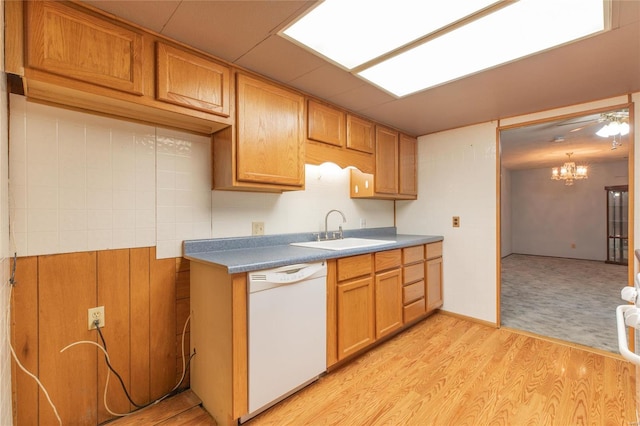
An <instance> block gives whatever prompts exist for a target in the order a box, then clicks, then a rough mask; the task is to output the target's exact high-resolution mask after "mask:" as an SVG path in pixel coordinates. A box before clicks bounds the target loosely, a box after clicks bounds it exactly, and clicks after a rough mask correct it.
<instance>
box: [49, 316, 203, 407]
mask: <svg viewBox="0 0 640 426" xmlns="http://www.w3.org/2000/svg"><path fill="white" fill-rule="evenodd" d="M190 319H191V315H189V317H187V320H186V321H185V323H184V327H183V328H182V340H181V341H182V376H181V377H180V380H179V381H178V383H177V384H176V385H175V386H174V388H173V389H171V390H170V391H169V392H167V393H166V394H165V395H164V396H162V397H160V398H158V399H156V400H155V401H151V402H149V403H147V404H144V405H139V404H136V403H135V402H134V401H133V400H132V399H131V396H130V395H129V392H128V391H127V388H126V385H125V384H124V380H122V377H121V376H120V374H118V372H117V371H116V370H115V369H114V368H113V366H112V365H111V360H110V359H109V354H108V352H107V342H106V341H105V338H104V335H103V334H102V331H101V330H100V326H99V325H98V324H99V321H98V320H96V321H95V322H94V325H95V326H96V330H97V331H98V335H99V336H100V340H101V341H102V346H101V345H99V344H97V343H96V342H92V341H80V342H75V343H72V344H70V345H68V346H67V347H65V348H64V349H63V350H66V349H67V348H69V347H71V346H73V345H76V344H78V343H91V344H93V345H96V346H97V347H99V348H100V349H101V350H102V351H103V352H104V359H105V362H106V364H107V367H108V368H109V371H111V372H113V374H114V375H115V376H116V377H117V378H118V380H119V381H120V385H121V386H122V390H124V393H125V395H126V396H127V399H128V400H129V402H130V403H131V404H133V405H134V406H135V407H136V410H134V411H131V412H129V413H125V414H121V413H114V412H113V411H111V410H110V409H109V407H108V406H107V385H108V383H109V371H107V379H106V384H105V389H104V398H103V399H104V405H105V409H106V410H107V411H108V412H109V414H111V415H114V416H118V417H124V416H128V415H129V414H132V413H134V412H136V411H138V410H141V409H142V408H145V407H148V406H150V405H154V404H157V403H159V402H160V401H163V400H164V399H166V398H168V397H170V396H173V395H175V394H176V393H177V392H175V391H176V390H177V389H178V388H179V387H180V385H181V384H182V383H183V382H184V379H185V377H186V375H187V371H188V369H189V366H190V365H191V359H192V358H193V357H194V356H195V351H194V353H193V354H191V355H190V356H189V359H187V361H186V362H185V354H184V337H185V334H186V331H187V325H188V324H189V321H190ZM60 352H62V351H60Z"/></svg>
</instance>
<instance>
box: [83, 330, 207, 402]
mask: <svg viewBox="0 0 640 426" xmlns="http://www.w3.org/2000/svg"><path fill="white" fill-rule="evenodd" d="M97 322H98V321H97V320H96V322H95V323H94V325H95V326H96V330H98V335H100V340H101V341H102V347H103V348H104V351H105V352H107V342H106V341H105V339H104V336H103V335H102V331H100V327H99V326H98V324H97ZM195 355H196V353H195V352H194V353H193V354H191V355H190V356H189V358H188V359H187V362H186V364H185V368H184V374H183V376H182V378H181V379H180V382H179V383H178V385H177V386H176V388H175V389H174V390H173V391H171V392H169V393H168V394H166V395H165V396H163V397H162V398H160V400H162V399H165V398H166V397H168V396H173V395H176V394H178V393H179V392H180V391H179V388H180V385H181V384H182V382H184V379H185V377H187V372H188V371H189V366H190V365H191V359H192V358H193V357H194V356H195ZM104 360H105V362H106V363H107V367H109V370H111V372H112V373H113V374H114V375H115V376H116V377H117V378H118V380H119V381H120V384H121V385H122V390H123V391H124V393H125V395H127V399H128V400H129V402H130V403H131V404H133V405H134V406H135V407H136V408H137V409H138V410H139V409H142V408H145V407H148V406H149V405H151V404H154V403H155V402H156V401H158V400H156V401H151V402H149V403H147V404H145V405H138V404H136V403H135V402H133V400H132V399H131V396H130V395H129V392H127V387H126V386H125V384H124V380H122V377H120V375H119V374H118V372H117V371H116V370H115V369H114V368H113V367H112V366H111V363H110V362H109V357H108V356H107V355H106V354H105V356H104ZM134 411H137V410H134Z"/></svg>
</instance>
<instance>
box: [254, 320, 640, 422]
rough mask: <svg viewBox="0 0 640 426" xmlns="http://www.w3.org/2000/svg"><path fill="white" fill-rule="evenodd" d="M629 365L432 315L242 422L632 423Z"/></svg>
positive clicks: (632, 377) (632, 383)
mask: <svg viewBox="0 0 640 426" xmlns="http://www.w3.org/2000/svg"><path fill="white" fill-rule="evenodd" d="M635 374H636V373H635V368H634V367H633V366H632V365H631V364H630V363H628V362H626V361H623V360H622V359H621V358H618V357H616V356H613V355H612V356H610V355H606V354H601V353H595V352H587V351H585V350H582V349H580V348H577V347H572V346H568V345H563V344H559V343H555V342H551V341H548V340H542V339H538V338H536V337H532V336H528V335H524V334H519V333H517V332H513V331H510V330H505V329H495V328H491V327H487V326H484V325H481V324H477V323H473V322H469V321H466V320H463V319H458V318H455V317H452V316H447V315H443V314H436V315H434V316H432V317H430V318H428V319H427V320H425V321H424V322H422V323H420V324H418V325H417V326H415V327H413V328H412V329H410V330H408V331H407V332H405V333H403V334H402V335H400V336H398V337H396V338H394V339H392V340H390V341H389V342H387V343H385V344H383V345H381V346H379V347H378V348H376V349H374V350H373V351H371V352H369V353H367V354H365V355H363V356H362V357H360V358H358V359H357V360H355V361H354V362H352V363H350V364H348V365H346V366H344V367H343V368H341V369H339V370H337V371H334V372H333V373H331V374H329V375H327V376H325V377H323V378H321V379H320V380H319V381H318V382H316V383H315V384H314V385H312V386H310V387H307V388H306V389H304V390H302V391H301V392H299V393H297V394H296V395H293V396H292V397H290V398H289V399H287V400H285V401H283V402H282V403H281V404H279V405H276V406H275V407H272V408H271V409H270V410H268V411H266V412H264V413H263V414H261V415H259V416H258V417H256V418H255V419H253V420H251V421H250V422H249V423H248V425H250V426H260V425H350V426H352V425H488V424H499V425H574V424H593V425H605V424H612V425H613V424H615V425H630V424H634V423H633V422H635V421H636V414H635V399H634V398H635V397H634V395H635Z"/></svg>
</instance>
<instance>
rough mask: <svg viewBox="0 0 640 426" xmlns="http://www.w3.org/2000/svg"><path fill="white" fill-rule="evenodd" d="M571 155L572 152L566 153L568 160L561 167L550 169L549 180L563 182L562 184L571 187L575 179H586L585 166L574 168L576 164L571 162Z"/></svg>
mask: <svg viewBox="0 0 640 426" xmlns="http://www.w3.org/2000/svg"><path fill="white" fill-rule="evenodd" d="M571 154H573V152H567V157H569V159H568V160H567V162H566V163H564V164H563V165H562V167H554V168H552V169H551V179H553V180H564V184H565V185H567V186H570V185H573V181H574V180H575V179H586V178H587V177H588V176H587V166H576V163H574V162H573V161H571Z"/></svg>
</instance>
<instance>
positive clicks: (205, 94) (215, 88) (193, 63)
mask: <svg viewBox="0 0 640 426" xmlns="http://www.w3.org/2000/svg"><path fill="white" fill-rule="evenodd" d="M157 59H158V64H157V68H156V77H157V89H158V92H157V97H158V99H159V100H161V101H164V102H169V103H172V104H176V105H181V106H185V107H187V108H192V109H197V110H200V111H204V112H211V113H214V114H218V115H222V116H225V117H228V116H229V90H230V84H229V78H230V71H229V67H226V66H224V65H221V64H218V63H216V62H213V61H211V60H208V59H205V58H203V57H200V56H196V55H194V54H192V53H190V52H187V51H184V50H181V49H176V48H175V47H172V46H169V45H167V44H164V43H157Z"/></svg>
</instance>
